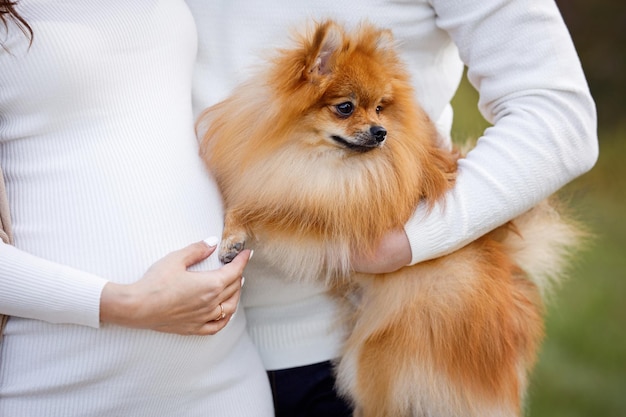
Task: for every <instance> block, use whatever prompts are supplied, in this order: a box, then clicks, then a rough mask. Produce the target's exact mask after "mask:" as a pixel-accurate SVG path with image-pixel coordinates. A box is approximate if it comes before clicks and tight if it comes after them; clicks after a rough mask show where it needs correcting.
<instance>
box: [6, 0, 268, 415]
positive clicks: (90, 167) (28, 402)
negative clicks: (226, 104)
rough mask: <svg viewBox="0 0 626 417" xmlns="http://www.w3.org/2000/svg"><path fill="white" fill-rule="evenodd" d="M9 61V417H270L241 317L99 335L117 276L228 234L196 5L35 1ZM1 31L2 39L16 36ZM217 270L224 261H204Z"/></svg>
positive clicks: (26, 8)
mask: <svg viewBox="0 0 626 417" xmlns="http://www.w3.org/2000/svg"><path fill="white" fill-rule="evenodd" d="M18 10H19V11H20V12H21V13H22V15H23V16H24V18H25V19H26V20H27V21H28V22H29V24H30V25H31V26H32V28H33V31H34V34H35V35H34V40H33V44H32V47H31V48H30V49H28V40H27V38H26V37H25V36H24V35H23V34H22V33H21V32H20V31H19V30H17V29H16V28H15V27H14V26H11V27H10V29H9V33H8V38H7V41H6V47H7V48H8V51H9V52H7V51H5V50H0V164H1V165H2V169H3V170H4V174H5V179H6V183H7V192H8V198H9V202H10V209H11V214H12V217H13V228H14V235H15V247H11V246H6V245H0V312H2V313H5V314H10V315H12V316H13V317H12V318H11V319H10V320H9V323H8V325H7V328H6V332H5V337H4V340H3V342H2V346H1V351H0V355H1V356H0V361H1V362H0V416H7V417H9V416H10V417H22V416H24V417H30V416H58V417H71V416H81V417H86V416H94V417H95V416H102V417H104V416H106V417H111V416H120V417H122V416H123V417H131V416H132V417H135V416H146V417H158V416H163V417H165V416H168V417H169V416H206V415H221V416H270V415H272V406H271V396H270V392H269V387H268V384H267V378H266V375H265V372H264V370H263V367H262V364H261V361H260V359H259V357H258V354H257V353H256V351H255V349H254V346H253V345H252V343H251V341H250V339H249V338H248V336H247V334H246V333H245V317H244V314H243V311H240V312H239V314H237V315H236V318H235V319H234V320H233V321H232V322H231V323H230V324H229V325H228V326H227V327H226V328H225V329H224V330H222V331H221V332H219V333H218V334H217V335H216V336H208V337H185V336H177V335H169V334H163V333H158V332H154V331H143V330H133V329H125V328H120V327H117V326H106V325H103V326H100V324H99V302H100V301H99V300H100V293H101V290H102V287H103V286H104V284H105V283H106V281H107V280H110V281H115V282H120V283H130V282H133V281H135V280H137V279H139V278H140V277H141V276H142V275H143V274H144V272H145V271H146V269H147V268H148V267H149V266H150V265H151V264H153V263H154V262H155V261H156V260H158V259H159V258H161V257H162V256H163V255H165V254H167V253H169V252H171V251H172V250H175V249H179V248H181V247H183V246H186V245H188V244H190V243H193V242H196V241H199V240H202V239H204V238H206V237H208V236H211V235H214V236H219V235H220V234H221V225H222V220H223V213H222V209H221V202H220V197H219V193H218V191H217V189H216V187H215V185H214V183H213V182H212V180H211V178H210V176H209V175H208V174H207V172H206V170H205V168H204V166H203V164H202V163H201V161H200V159H199V157H198V149H197V141H196V138H195V133H194V128H193V115H192V109H191V97H190V91H191V81H192V72H193V63H194V60H195V56H196V40H197V37H196V31H195V26H194V22H193V19H192V16H191V14H190V13H189V10H188V8H187V7H186V5H185V3H184V2H183V1H179V0H176V1H166V0H123V1H122V0H113V1H106V2H101V1H95V0H80V1H79V0H76V1H66V2H58V1H52V0H24V1H20V2H19V8H18ZM1 36H4V34H2V35H1ZM217 266H218V261H217V259H216V257H215V256H212V257H211V258H210V259H209V260H208V261H205V262H203V263H202V264H201V265H198V266H197V267H196V268H202V269H208V268H215V267H217Z"/></svg>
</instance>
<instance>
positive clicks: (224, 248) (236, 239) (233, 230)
mask: <svg viewBox="0 0 626 417" xmlns="http://www.w3.org/2000/svg"><path fill="white" fill-rule="evenodd" d="M247 238H248V232H247V230H246V228H245V226H244V225H243V222H242V221H240V219H239V217H238V216H237V215H236V214H235V213H234V212H233V211H227V212H226V215H225V217H224V231H223V233H222V242H221V243H220V248H219V253H218V255H219V258H220V261H222V263H224V264H227V263H230V262H231V261H232V260H233V259H234V258H235V256H237V255H238V254H239V253H240V252H241V251H242V250H243V249H244V247H245V245H246V239H247Z"/></svg>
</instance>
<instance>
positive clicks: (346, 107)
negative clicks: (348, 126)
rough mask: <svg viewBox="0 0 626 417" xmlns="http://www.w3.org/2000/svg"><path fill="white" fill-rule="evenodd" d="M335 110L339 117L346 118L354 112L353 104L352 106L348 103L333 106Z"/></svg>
mask: <svg viewBox="0 0 626 417" xmlns="http://www.w3.org/2000/svg"><path fill="white" fill-rule="evenodd" d="M335 109H336V110H337V113H339V115H340V116H343V117H347V116H350V115H351V114H352V112H353V111H354V104H352V103H351V102H349V101H346V102H345V103H341V104H337V105H336V106H335Z"/></svg>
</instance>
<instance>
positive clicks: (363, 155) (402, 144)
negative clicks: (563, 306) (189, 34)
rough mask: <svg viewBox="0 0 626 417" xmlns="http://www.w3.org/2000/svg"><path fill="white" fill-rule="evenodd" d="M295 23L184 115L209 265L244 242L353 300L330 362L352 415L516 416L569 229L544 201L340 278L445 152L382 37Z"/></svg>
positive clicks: (365, 28) (438, 182)
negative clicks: (289, 42) (337, 353)
mask: <svg viewBox="0 0 626 417" xmlns="http://www.w3.org/2000/svg"><path fill="white" fill-rule="evenodd" d="M310 29H311V30H309V32H308V33H307V34H301V35H299V36H298V37H297V38H296V39H295V40H294V41H295V42H294V45H293V47H292V48H289V49H284V50H280V51H278V52H277V54H276V56H275V57H274V58H273V59H272V60H270V62H269V63H268V65H267V66H266V68H264V69H262V70H261V71H259V72H258V74H257V75H255V76H252V77H251V78H250V79H249V81H247V82H244V83H243V84H242V85H240V86H239V87H237V88H236V89H235V91H234V93H233V94H232V95H231V96H230V97H229V98H227V99H226V100H225V101H223V102H220V103H218V104H217V105H215V106H213V107H211V108H209V109H207V110H206V111H205V112H204V113H203V114H202V115H201V117H200V119H199V121H198V130H199V131H200V132H201V133H200V136H201V155H202V157H203V159H204V160H205V162H206V164H207V166H208V167H209V169H210V170H211V172H212V173H213V174H214V176H215V178H216V180H217V182H218V185H219V187H220V189H221V192H222V193H223V198H224V205H225V210H226V214H225V228H224V234H223V239H222V242H221V244H220V248H219V253H220V258H221V259H222V261H223V262H229V261H230V260H232V258H233V257H234V256H235V255H236V254H237V253H238V252H239V251H241V250H242V249H243V247H244V245H248V246H251V247H253V248H254V250H255V255H256V256H259V257H263V258H264V259H265V261H266V262H269V263H271V264H272V265H274V266H276V267H278V268H280V269H282V270H283V271H284V273H285V276H286V277H291V278H292V279H297V280H303V281H311V280H315V281H321V282H324V283H325V284H326V285H328V288H329V291H331V292H332V293H333V294H336V295H337V296H338V298H339V299H344V300H345V299H355V298H356V299H358V302H357V303H355V304H354V305H351V308H352V311H351V312H350V313H347V314H346V317H345V318H344V319H345V320H349V321H350V324H351V325H352V330H351V333H350V335H349V337H348V339H347V340H346V342H345V347H344V351H343V355H342V358H341V359H340V361H339V362H338V364H337V368H336V371H337V381H338V382H337V383H338V387H339V390H340V392H341V393H343V394H344V395H346V396H347V397H348V398H349V399H350V400H351V401H352V402H353V404H354V407H355V416H360V417H405V416H413V417H415V416H429V417H436V416H442V417H443V416H449V417H452V416H456V417H458V416H464V417H473V416H475V417H479V416H480V417H489V416H519V415H520V414H521V413H522V403H523V397H524V392H525V389H526V386H527V377H528V373H529V371H530V370H531V367H532V366H533V362H534V361H535V355H536V352H537V349H538V347H539V345H540V342H541V339H542V336H543V320H542V295H543V292H544V290H545V287H546V281H547V280H548V279H558V278H559V276H560V274H561V272H562V268H563V267H564V266H565V265H566V263H567V258H568V253H569V250H570V249H571V248H573V247H575V246H576V245H577V243H578V241H579V238H580V236H581V232H580V230H579V229H578V227H577V226H576V224H575V223H573V222H571V221H568V220H566V219H564V218H563V216H561V215H560V214H559V213H558V212H557V210H556V209H555V208H554V207H553V206H551V205H550V204H549V203H547V202H546V203H542V204H540V205H539V206H537V207H535V208H534V209H532V210H530V211H529V212H527V213H525V214H524V215H522V216H520V217H519V218H517V219H515V220H514V221H513V222H510V223H509V224H507V225H504V226H502V227H500V228H498V229H496V230H494V231H492V232H491V233H489V234H487V235H486V236H484V237H482V238H480V239H478V240H476V241H475V242H473V243H471V244H469V245H468V246H466V247H464V248H462V249H460V250H458V251H456V252H454V253H452V254H450V255H447V256H444V257H441V258H438V259H435V260H432V261H428V262H423V263H420V264H417V265H414V266H408V267H405V268H402V269H401V270H399V271H397V272H394V273H389V274H381V275H367V274H357V273H354V272H353V271H352V269H351V265H350V259H351V253H355V252H358V251H361V253H362V251H373V250H374V247H375V245H376V243H377V242H378V241H379V239H380V238H381V237H382V236H383V234H384V233H385V232H387V231H389V230H391V229H398V228H401V227H402V226H403V225H404V224H405V222H406V221H407V220H408V219H409V217H410V215H411V214H412V213H413V211H414V209H415V208H416V206H417V205H418V203H419V202H421V201H423V202H426V203H428V204H434V203H435V202H437V201H438V200H439V199H441V198H442V197H443V195H444V193H445V192H446V190H448V189H449V188H450V187H452V186H453V184H454V179H455V171H456V168H457V159H458V154H457V153H455V152H451V151H450V150H448V149H445V148H443V147H440V146H439V145H438V140H437V133H436V131H435V128H434V125H433V123H432V122H431V121H430V120H429V119H428V117H427V116H426V114H425V113H424V111H423V110H422V109H421V108H420V107H419V105H418V104H417V103H416V101H415V99H414V91H413V89H412V87H411V82H410V79H409V75H408V72H407V71H406V69H405V67H404V65H403V63H402V62H401V59H400V58H399V56H398V53H397V50H396V47H395V42H394V39H393V37H392V34H391V32H390V31H388V30H382V29H379V28H376V27H374V26H373V25H371V24H368V23H363V24H361V25H360V26H359V27H358V28H357V29H355V30H353V31H348V30H347V29H345V28H343V27H342V26H340V25H338V24H337V23H335V22H333V21H324V22H320V23H316V24H315V25H314V27H312V28H310ZM256 256H255V257H256ZM355 294H357V296H356V297H355ZM346 304H350V303H348V302H346Z"/></svg>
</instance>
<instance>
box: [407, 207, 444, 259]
mask: <svg viewBox="0 0 626 417" xmlns="http://www.w3.org/2000/svg"><path fill="white" fill-rule="evenodd" d="M438 210H439V208H438V206H435V207H434V208H432V209H430V210H429V209H428V208H426V206H425V205H423V204H421V205H420V206H419V207H418V208H417V210H416V211H415V213H413V216H411V218H410V219H409V220H408V221H407V223H406V224H405V225H404V231H405V233H406V235H407V237H408V239H409V244H410V245H411V263H410V264H409V265H415V264H416V263H419V262H423V261H427V260H430V259H434V258H437V257H439V256H442V255H444V254H445V251H446V244H447V239H446V236H450V233H449V230H445V229H447V225H446V224H445V222H444V221H443V220H442V218H441V216H437V211H438Z"/></svg>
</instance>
